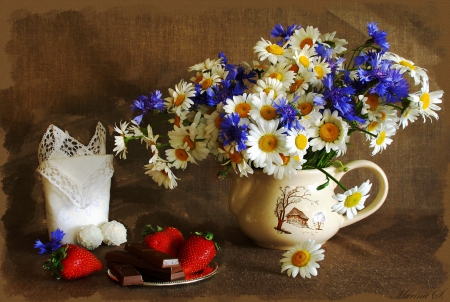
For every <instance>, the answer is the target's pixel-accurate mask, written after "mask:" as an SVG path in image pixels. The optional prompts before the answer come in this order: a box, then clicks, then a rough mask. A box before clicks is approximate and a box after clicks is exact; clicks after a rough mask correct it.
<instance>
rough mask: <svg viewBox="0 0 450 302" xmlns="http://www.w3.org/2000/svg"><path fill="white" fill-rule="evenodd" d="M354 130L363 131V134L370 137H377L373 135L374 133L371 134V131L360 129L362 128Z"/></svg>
mask: <svg viewBox="0 0 450 302" xmlns="http://www.w3.org/2000/svg"><path fill="white" fill-rule="evenodd" d="M352 130H357V131H361V132H364V133H365V134H368V135H370V136H373V137H377V135H376V134H373V133H372V132H369V131H367V130H364V129H360V128H352Z"/></svg>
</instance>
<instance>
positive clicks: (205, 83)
mask: <svg viewBox="0 0 450 302" xmlns="http://www.w3.org/2000/svg"><path fill="white" fill-rule="evenodd" d="M212 82H213V81H212V79H211V78H207V79H205V80H204V81H203V82H202V89H203V90H206V89H208V87H211V85H212Z"/></svg>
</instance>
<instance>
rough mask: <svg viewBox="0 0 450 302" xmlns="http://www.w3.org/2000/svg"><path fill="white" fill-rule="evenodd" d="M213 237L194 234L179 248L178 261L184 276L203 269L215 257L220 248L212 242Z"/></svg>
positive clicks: (207, 234) (208, 234)
mask: <svg viewBox="0 0 450 302" xmlns="http://www.w3.org/2000/svg"><path fill="white" fill-rule="evenodd" d="M213 236H214V235H213V234H212V233H210V232H203V233H202V232H195V234H194V235H191V236H190V237H189V238H188V239H186V241H185V242H184V244H183V245H182V246H181V249H180V251H179V253H178V260H179V261H180V265H181V268H182V269H183V272H184V273H185V274H186V275H190V274H193V273H196V272H199V271H201V270H203V269H205V268H206V267H207V266H208V264H209V263H210V262H211V260H212V259H213V258H214V257H215V256H216V250H217V251H219V250H220V248H219V246H218V245H217V244H216V243H215V242H214V241H212V239H213Z"/></svg>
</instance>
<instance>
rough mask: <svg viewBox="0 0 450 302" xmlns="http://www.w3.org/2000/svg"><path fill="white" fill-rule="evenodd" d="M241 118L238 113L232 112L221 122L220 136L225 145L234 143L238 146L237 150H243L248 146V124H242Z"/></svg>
mask: <svg viewBox="0 0 450 302" xmlns="http://www.w3.org/2000/svg"><path fill="white" fill-rule="evenodd" d="M240 121H241V118H240V117H239V114H237V113H230V114H227V115H225V116H224V118H223V120H222V122H221V123H220V131H219V138H220V139H221V140H222V142H223V145H224V146H227V145H230V144H233V145H235V146H236V151H238V152H241V151H242V150H245V149H246V148H247V147H246V145H245V141H246V140H247V129H248V125H246V124H245V123H242V124H240Z"/></svg>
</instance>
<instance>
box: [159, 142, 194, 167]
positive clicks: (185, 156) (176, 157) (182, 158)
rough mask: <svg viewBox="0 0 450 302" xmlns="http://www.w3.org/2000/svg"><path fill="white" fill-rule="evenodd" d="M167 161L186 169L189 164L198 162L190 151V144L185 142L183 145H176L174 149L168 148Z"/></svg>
mask: <svg viewBox="0 0 450 302" xmlns="http://www.w3.org/2000/svg"><path fill="white" fill-rule="evenodd" d="M166 156H167V161H169V162H170V163H172V166H174V167H175V168H177V169H183V170H184V169H186V167H187V164H188V163H189V162H191V163H197V162H196V161H195V159H194V158H193V157H192V155H191V153H189V146H188V145H187V143H185V145H184V146H182V147H176V148H173V149H167V150H166Z"/></svg>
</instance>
